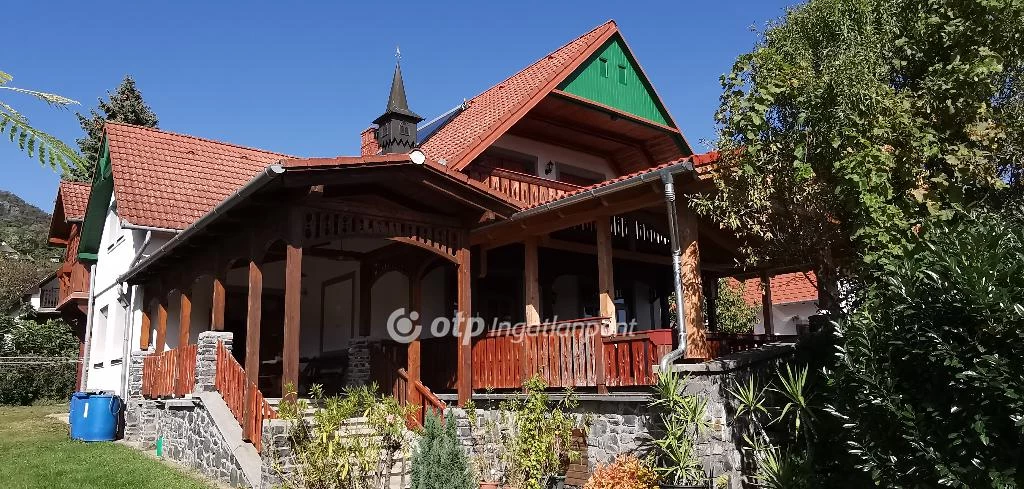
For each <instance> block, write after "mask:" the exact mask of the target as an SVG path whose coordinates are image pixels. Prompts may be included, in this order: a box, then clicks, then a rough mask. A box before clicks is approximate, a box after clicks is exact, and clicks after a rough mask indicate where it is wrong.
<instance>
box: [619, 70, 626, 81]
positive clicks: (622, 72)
mask: <svg viewBox="0 0 1024 489" xmlns="http://www.w3.org/2000/svg"><path fill="white" fill-rule="evenodd" d="M619 83H620V84H622V85H625V84H626V65H619Z"/></svg>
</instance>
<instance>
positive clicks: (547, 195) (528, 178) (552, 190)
mask: <svg viewBox="0 0 1024 489" xmlns="http://www.w3.org/2000/svg"><path fill="white" fill-rule="evenodd" d="M469 177H470V178H472V179H474V180H476V181H479V182H481V183H483V184H485V185H487V186H488V187H490V188H491V189H492V190H494V191H496V192H500V193H503V194H505V195H508V196H509V197H512V198H513V199H516V200H519V201H520V202H523V203H525V204H527V205H531V206H532V205H537V204H541V203H544V202H547V201H550V200H554V199H557V198H559V197H562V196H563V195H565V194H567V193H569V192H572V191H575V190H577V189H579V188H580V187H579V186H576V185H572V184H568V183H565V182H558V181H555V180H548V179H546V178H540V177H537V176H534V175H528V174H525V173H519V172H516V171H512V170H505V169H503V168H495V167H492V166H489V165H486V164H483V163H479V162H478V163H474V164H473V165H470V167H469Z"/></svg>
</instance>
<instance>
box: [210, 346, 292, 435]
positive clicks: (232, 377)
mask: <svg viewBox="0 0 1024 489" xmlns="http://www.w3.org/2000/svg"><path fill="white" fill-rule="evenodd" d="M216 365H217V373H216V377H215V378H214V385H215V386H216V387H217V392H220V395H221V397H223V398H224V402H225V403H226V404H227V405H228V409H229V410H231V414H232V415H233V416H234V417H235V421H238V424H239V426H241V427H242V437H243V438H244V439H246V440H249V441H250V442H252V444H253V446H255V447H256V450H260V449H261V448H262V445H263V420H264V419H275V418H277V411H274V408H272V407H271V406H270V403H268V402H267V400H266V399H264V397H263V393H262V392H260V390H259V389H258V388H257V386H256V384H254V383H252V382H249V381H248V379H246V377H245V370H244V369H243V368H242V365H240V364H239V363H238V360H235V357H234V356H232V355H231V352H230V351H228V349H227V348H226V347H225V346H224V343H223V342H220V341H218V342H217V364H216ZM247 393H248V395H247ZM246 402H249V403H250V409H246Z"/></svg>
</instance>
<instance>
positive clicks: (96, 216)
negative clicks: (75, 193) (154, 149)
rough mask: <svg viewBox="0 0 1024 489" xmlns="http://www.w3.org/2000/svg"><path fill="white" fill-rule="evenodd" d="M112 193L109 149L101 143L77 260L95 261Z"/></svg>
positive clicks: (112, 176) (111, 169)
mask: <svg viewBox="0 0 1024 489" xmlns="http://www.w3.org/2000/svg"><path fill="white" fill-rule="evenodd" d="M113 192H114V172H113V168H111V166H110V148H109V147H108V146H107V141H106V140H104V141H103V154H102V155H100V161H99V162H98V164H97V165H96V174H95V175H93V179H92V191H91V192H90V193H89V204H88V206H86V208H85V222H84V223H82V238H81V241H80V242H79V244H78V259H79V260H84V261H96V257H97V254H98V253H99V249H100V239H101V238H102V237H103V225H104V224H105V223H106V222H107V209H108V208H109V207H110V196H111V194H113Z"/></svg>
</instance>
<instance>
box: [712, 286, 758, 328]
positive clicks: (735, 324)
mask: <svg viewBox="0 0 1024 489" xmlns="http://www.w3.org/2000/svg"><path fill="white" fill-rule="evenodd" d="M745 287H746V284H744V283H743V282H738V283H734V282H732V281H730V280H728V279H719V280H718V298H717V299H716V301H715V314H716V316H715V321H716V324H717V325H718V330H719V331H722V332H724V333H750V332H751V331H753V329H754V324H755V323H756V322H757V308H756V307H754V306H752V305H750V304H747V301H746V300H744V299H743V292H744V288H745Z"/></svg>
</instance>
